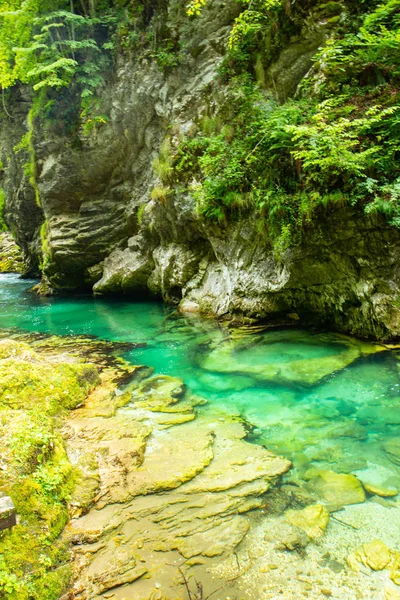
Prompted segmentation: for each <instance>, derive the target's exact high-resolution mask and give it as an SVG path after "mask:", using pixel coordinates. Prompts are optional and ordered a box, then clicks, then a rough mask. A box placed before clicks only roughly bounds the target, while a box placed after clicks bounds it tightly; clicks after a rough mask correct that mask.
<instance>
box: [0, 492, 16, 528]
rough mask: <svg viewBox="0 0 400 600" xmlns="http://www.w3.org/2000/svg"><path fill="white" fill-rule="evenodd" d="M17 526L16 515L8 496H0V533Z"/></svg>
mask: <svg viewBox="0 0 400 600" xmlns="http://www.w3.org/2000/svg"><path fill="white" fill-rule="evenodd" d="M16 524H17V514H16V511H15V507H14V504H13V501H12V500H11V498H10V497H9V496H0V531H4V530H5V529H11V527H14V526H15V525H16Z"/></svg>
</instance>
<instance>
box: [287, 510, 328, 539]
mask: <svg viewBox="0 0 400 600" xmlns="http://www.w3.org/2000/svg"><path fill="white" fill-rule="evenodd" d="M285 517H286V520H287V521H289V523H291V524H292V525H295V526H296V527H299V528H300V529H303V530H304V531H305V532H306V534H307V535H308V537H309V538H310V539H312V540H313V539H316V538H319V537H321V536H322V535H324V533H325V530H326V528H327V526H328V523H329V511H328V509H327V508H326V507H325V506H323V505H322V504H314V505H313V506H307V507H306V508H304V509H303V510H288V511H287V512H286V513H285Z"/></svg>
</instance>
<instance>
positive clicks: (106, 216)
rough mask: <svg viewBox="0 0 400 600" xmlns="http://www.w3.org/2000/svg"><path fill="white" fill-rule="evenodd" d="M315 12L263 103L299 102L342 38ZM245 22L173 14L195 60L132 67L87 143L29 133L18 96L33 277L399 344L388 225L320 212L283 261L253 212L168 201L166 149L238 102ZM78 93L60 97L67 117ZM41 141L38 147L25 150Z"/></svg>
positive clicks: (57, 285)
mask: <svg viewBox="0 0 400 600" xmlns="http://www.w3.org/2000/svg"><path fill="white" fill-rule="evenodd" d="M300 4H301V5H302V6H301V9H302V12H301V18H300V17H299V18H298V20H297V30H296V31H295V32H294V33H293V32H291V33H290V35H288V36H287V39H286V42H285V45H284V48H283V49H281V50H280V51H279V52H278V53H277V54H276V56H275V58H274V61H273V62H272V63H271V64H270V65H267V66H265V68H262V66H261V67H260V65H258V71H260V68H261V71H262V73H261V75H260V78H261V79H262V87H263V89H264V93H265V94H266V95H267V94H268V93H272V92H273V93H274V94H276V95H277V96H278V97H279V98H280V99H281V100H283V99H285V98H288V97H290V96H293V95H295V94H296V90H297V89H298V85H299V84H300V82H301V81H302V79H303V78H304V77H305V76H306V75H307V73H308V72H309V70H310V68H312V64H313V63H312V57H313V55H314V54H315V52H316V51H317V49H318V47H320V46H321V45H322V44H323V43H324V41H325V40H326V39H328V38H329V35H330V32H331V30H332V27H334V26H335V23H336V22H335V19H330V18H328V17H329V14H328V13H327V12H326V11H328V9H327V8H326V7H327V6H328V5H321V3H318V2H314V3H312V2H309V3H307V2H303V3H300ZM329 4H330V5H331V4H337V3H329ZM323 6H325V9H324V8H323ZM329 10H331V9H329ZM239 11H240V6H239V5H238V4H237V3H236V2H235V1H234V0H232V1H229V2H225V1H219V0H215V1H213V2H210V3H209V5H208V6H206V7H205V8H204V9H203V11H202V14H201V15H200V16H199V17H197V18H196V19H189V18H188V17H187V15H186V10H185V3H183V2H179V1H178V0H171V1H170V3H169V5H168V7H167V9H166V12H165V18H166V19H167V20H168V27H169V30H170V31H171V32H172V35H174V36H177V37H179V40H180V43H181V47H182V48H184V51H183V52H184V59H183V60H181V61H180V64H178V65H176V66H173V67H172V68H168V69H164V70H163V69H160V67H159V65H158V64H157V61H156V60H155V59H154V58H152V57H149V56H144V57H143V56H142V57H138V56H137V55H135V53H131V52H129V51H124V52H120V53H119V54H117V56H116V57H115V63H114V65H113V68H112V69H110V70H109V72H108V74H107V77H106V84H105V85H104V86H103V88H102V90H101V92H100V93H99V104H100V105H101V113H102V114H104V115H105V118H104V119H103V121H101V122H99V123H98V124H97V123H96V124H95V125H94V126H93V128H92V129H90V131H89V133H88V132H84V131H83V130H82V129H80V130H79V131H75V132H74V133H73V135H72V133H71V132H70V131H69V130H68V128H67V127H66V126H65V124H64V123H63V121H62V119H61V118H60V121H59V122H55V123H52V124H51V125H50V126H49V125H48V123H45V121H44V120H43V119H40V118H33V119H32V117H30V118H28V113H29V110H30V106H31V96H30V92H29V90H28V89H27V88H24V87H19V88H18V89H14V90H13V92H12V98H11V102H9V104H8V108H7V112H8V113H9V114H8V115H6V114H4V113H3V115H2V119H1V121H0V150H1V156H2V163H3V165H4V168H3V170H1V171H0V179H1V180H0V184H1V186H2V187H3V188H4V190H5V194H6V202H5V219H6V221H7V223H8V225H9V226H10V229H11V230H12V232H13V234H14V237H15V238H16V240H17V242H18V244H19V245H20V246H21V247H22V248H23V250H24V253H25V257H26V271H27V273H35V272H37V271H38V269H39V267H40V268H41V269H42V271H43V278H44V281H45V282H46V285H48V286H49V287H50V288H51V289H53V290H63V291H74V290H91V289H93V291H94V292H95V293H96V294H116V293H122V294H127V295H130V296H132V297H133V298H135V297H136V296H138V295H139V294H143V293H146V292H149V291H150V292H151V293H153V294H155V295H157V296H160V297H162V298H163V299H164V300H165V301H166V302H169V303H173V304H178V303H180V305H181V308H182V310H191V311H195V310H200V311H201V312H203V313H207V314H211V315H215V316H218V317H227V318H228V317H229V318H231V317H233V318H235V319H236V318H237V319H243V318H251V319H257V320H259V319H266V320H269V321H271V322H272V323H276V324H278V325H286V324H296V325H307V326H308V325H319V326H320V325H324V326H328V327H332V328H334V329H336V330H339V331H343V332H348V333H351V334H354V335H357V336H361V337H374V338H378V339H382V340H390V339H394V338H396V337H397V336H398V335H399V334H400V269H399V264H400V262H399V257H400V232H399V230H398V229H396V228H395V227H393V226H391V225H389V224H388V223H387V221H386V220H385V218H384V217H383V216H380V215H373V214H371V215H367V214H365V213H364V210H363V208H362V206H361V207H360V206H349V205H344V206H341V207H338V206H328V207H327V208H322V207H320V208H318V210H317V211H316V217H315V219H314V220H313V222H312V223H309V224H306V225H305V227H304V231H303V235H302V239H301V242H300V243H297V244H293V245H289V247H286V248H280V249H277V248H276V246H274V243H273V240H272V239H271V237H270V236H269V235H268V234H266V233H265V231H264V230H263V229H262V228H261V229H260V227H259V223H258V221H257V219H256V217H255V216H254V215H253V214H252V213H251V212H249V213H247V214H246V213H244V214H243V215H241V216H240V218H235V219H232V220H226V221H222V222H221V221H220V222H219V223H218V222H212V221H210V220H206V219H204V217H202V216H201V215H200V214H199V211H198V209H197V206H196V201H195V199H194V197H193V194H192V193H191V191H190V187H184V186H181V185H178V184H177V185H174V182H172V183H171V185H170V191H169V192H168V194H165V195H163V194H159V195H158V196H157V193H154V189H157V186H160V174H159V172H157V169H156V168H155V167H154V161H155V159H157V157H158V156H159V153H160V148H162V145H163V142H164V140H165V139H166V137H168V139H169V143H170V145H171V147H172V154H173V153H174V148H176V147H177V146H178V143H179V140H180V139H181V138H182V136H184V135H187V134H188V133H190V131H192V130H193V128H196V126H197V125H198V123H199V121H200V120H201V119H202V118H203V117H205V116H207V115H208V114H210V113H213V111H215V110H216V107H218V104H219V103H222V102H223V100H224V93H225V91H224V87H223V85H221V84H220V78H219V68H220V66H221V62H222V60H223V58H224V55H225V52H226V47H227V41H228V37H229V34H230V31H231V28H232V24H233V22H234V19H235V18H236V17H237V15H238V14H239ZM324 11H325V13H324ZM328 12H329V11H328ZM72 94H73V92H70V91H69V92H62V93H61V92H60V93H59V95H58V98H57V102H58V106H59V110H60V111H62V110H63V109H64V110H65V107H67V106H68V104H69V102H71V101H72V100H71V98H72ZM27 131H28V135H30V138H29V143H28V144H27V148H26V149H22V150H21V151H15V147H16V146H17V145H18V142H19V140H20V139H21V136H23V135H24V134H26V132H27ZM27 162H28V163H29V162H31V170H30V171H29V169H27V168H26V164H27ZM32 162H33V165H32Z"/></svg>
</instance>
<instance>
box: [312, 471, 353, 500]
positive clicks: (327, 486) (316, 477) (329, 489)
mask: <svg viewBox="0 0 400 600" xmlns="http://www.w3.org/2000/svg"><path fill="white" fill-rule="evenodd" d="M311 475H312V476H313V477H312V478H311V480H310V481H309V483H308V484H307V488H308V489H309V490H310V491H311V492H313V493H314V494H315V495H316V496H317V497H318V498H320V499H321V500H323V501H324V502H325V504H326V505H327V506H328V508H329V507H330V508H331V509H332V510H334V509H337V508H340V507H341V506H345V505H347V504H358V503H360V502H365V492H364V488H363V486H362V485H361V483H360V481H359V480H358V479H357V477H355V476H354V475H348V474H342V473H335V472H334V471H325V470H318V469H315V470H314V472H313V473H311Z"/></svg>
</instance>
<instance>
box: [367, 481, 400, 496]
mask: <svg viewBox="0 0 400 600" xmlns="http://www.w3.org/2000/svg"><path fill="white" fill-rule="evenodd" d="M364 489H365V490H366V491H367V492H368V493H369V494H375V495H376V496H382V498H390V497H392V496H397V494H398V493H399V492H398V491H397V490H395V489H388V488H384V487H381V486H379V485H375V484H373V483H364Z"/></svg>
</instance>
